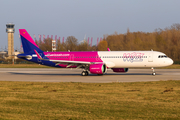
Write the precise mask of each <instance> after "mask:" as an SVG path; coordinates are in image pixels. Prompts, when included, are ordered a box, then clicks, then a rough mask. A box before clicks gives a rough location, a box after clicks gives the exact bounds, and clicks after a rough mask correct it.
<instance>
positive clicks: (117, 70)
mask: <svg viewBox="0 0 180 120" xmlns="http://www.w3.org/2000/svg"><path fill="white" fill-rule="evenodd" d="M111 69H112V70H113V72H127V71H128V69H129V68H111Z"/></svg>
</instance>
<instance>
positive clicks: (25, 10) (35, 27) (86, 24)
mask: <svg viewBox="0 0 180 120" xmlns="http://www.w3.org/2000/svg"><path fill="white" fill-rule="evenodd" d="M179 5H180V0H0V48H1V49H0V50H2V48H3V49H4V48H5V46H6V48H7V44H8V43H7V33H6V24H7V23H14V24H15V33H14V48H15V49H20V46H21V42H20V39H19V29H26V30H27V31H28V32H29V34H30V35H31V36H32V37H33V35H34V34H35V35H36V37H38V35H39V34H40V35H43V34H44V35H45V36H46V37H47V35H50V36H51V35H53V37H54V36H55V35H57V36H58V37H61V40H62V37H65V38H67V37H68V36H74V37H76V38H77V39H78V41H79V42H80V41H82V40H83V39H84V37H85V35H86V38H88V37H93V44H96V41H97V38H98V37H99V38H100V37H103V35H111V34H114V33H115V32H117V33H118V34H124V33H126V32H127V29H128V28H129V30H130V32H137V31H143V32H153V31H154V30H155V29H157V28H161V29H164V28H166V27H170V26H171V25H172V24H175V23H180V15H179V12H180V7H179Z"/></svg>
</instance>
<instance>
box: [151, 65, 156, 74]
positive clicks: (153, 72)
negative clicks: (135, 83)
mask: <svg viewBox="0 0 180 120" xmlns="http://www.w3.org/2000/svg"><path fill="white" fill-rule="evenodd" d="M151 70H152V71H153V72H152V75H153V76H155V75H156V73H155V71H154V68H153V67H152V68H151Z"/></svg>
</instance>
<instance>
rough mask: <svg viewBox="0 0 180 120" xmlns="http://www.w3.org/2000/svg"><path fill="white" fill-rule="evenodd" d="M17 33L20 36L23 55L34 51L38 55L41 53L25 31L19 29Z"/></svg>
mask: <svg viewBox="0 0 180 120" xmlns="http://www.w3.org/2000/svg"><path fill="white" fill-rule="evenodd" d="M19 33H20V36H21V42H22V46H23V50H24V53H31V52H33V53H34V50H36V51H37V52H39V53H41V52H43V51H42V50H41V49H39V47H38V46H37V44H36V43H35V42H34V40H33V39H32V38H31V36H30V35H29V33H28V32H27V31H26V30H25V29H19Z"/></svg>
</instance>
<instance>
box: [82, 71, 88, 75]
mask: <svg viewBox="0 0 180 120" xmlns="http://www.w3.org/2000/svg"><path fill="white" fill-rule="evenodd" d="M81 75H82V76H88V75H89V73H88V71H82V73H81Z"/></svg>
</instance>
